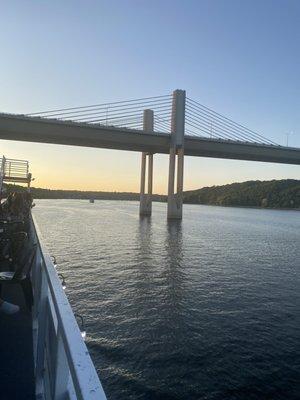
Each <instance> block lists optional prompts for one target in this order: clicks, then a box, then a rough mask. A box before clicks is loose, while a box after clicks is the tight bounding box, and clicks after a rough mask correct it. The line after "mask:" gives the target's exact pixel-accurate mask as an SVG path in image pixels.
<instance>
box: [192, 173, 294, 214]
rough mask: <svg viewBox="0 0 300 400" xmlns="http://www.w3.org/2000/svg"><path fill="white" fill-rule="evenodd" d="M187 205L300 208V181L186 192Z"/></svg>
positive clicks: (282, 181)
mask: <svg viewBox="0 0 300 400" xmlns="http://www.w3.org/2000/svg"><path fill="white" fill-rule="evenodd" d="M184 202H185V203H194V204H211V205H218V206H239V207H268V208H300V180H294V179H285V180H273V181H248V182H243V183H232V184H230V185H224V186H212V187H205V188H202V189H198V190H192V191H188V192H184Z"/></svg>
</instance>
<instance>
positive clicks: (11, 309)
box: [0, 298, 20, 315]
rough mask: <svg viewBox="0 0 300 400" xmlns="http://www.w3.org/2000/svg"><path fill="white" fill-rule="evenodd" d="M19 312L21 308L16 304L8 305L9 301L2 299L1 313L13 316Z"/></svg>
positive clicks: (0, 303)
mask: <svg viewBox="0 0 300 400" xmlns="http://www.w3.org/2000/svg"><path fill="white" fill-rule="evenodd" d="M19 310H20V307H19V306H16V305H15V304H12V303H8V302H7V301H4V300H2V299H1V298H0V313H3V314H8V315H12V314H16V313H17V312H19Z"/></svg>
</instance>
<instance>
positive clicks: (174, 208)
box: [168, 90, 185, 219]
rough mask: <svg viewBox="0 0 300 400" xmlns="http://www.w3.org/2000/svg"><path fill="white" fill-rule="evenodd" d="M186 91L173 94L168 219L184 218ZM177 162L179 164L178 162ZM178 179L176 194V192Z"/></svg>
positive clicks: (176, 91)
mask: <svg viewBox="0 0 300 400" xmlns="http://www.w3.org/2000/svg"><path fill="white" fill-rule="evenodd" d="M184 121H185V91H184V90H175V91H174V92H173V103H172V120H171V145H170V155H169V184H168V219H181V218H182V196H183V195H182V193H183V165H184ZM176 161H177V162H176ZM175 177H176V188H177V190H176V192H175Z"/></svg>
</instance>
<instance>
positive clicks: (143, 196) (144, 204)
mask: <svg viewBox="0 0 300 400" xmlns="http://www.w3.org/2000/svg"><path fill="white" fill-rule="evenodd" d="M153 117H154V113H153V110H144V115H143V130H144V132H146V133H147V132H148V133H152V132H153V128H154V118H153ZM147 161H148V163H147ZM147 164H148V165H147ZM147 167H148V168H147ZM146 169H147V170H148V171H146ZM146 172H148V179H147V181H148V182H147V184H148V191H147V193H146V192H145V189H146ZM152 190H153V154H152V153H146V152H143V153H142V165H141V189H140V215H141V216H149V215H151V213H152Z"/></svg>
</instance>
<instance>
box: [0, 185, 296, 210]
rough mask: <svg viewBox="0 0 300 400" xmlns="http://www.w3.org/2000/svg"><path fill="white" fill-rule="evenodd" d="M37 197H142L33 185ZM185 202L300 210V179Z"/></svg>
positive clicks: (227, 188)
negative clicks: (44, 187) (45, 187)
mask: <svg viewBox="0 0 300 400" xmlns="http://www.w3.org/2000/svg"><path fill="white" fill-rule="evenodd" d="M5 187H6V190H7V193H10V192H13V191H22V190H25V188H24V187H22V186H18V185H10V184H7V185H5ZM31 192H32V195H33V197H34V198H35V199H81V200H88V199H95V200H139V194H138V193H132V192H98V191H80V190H53V189H43V188H35V187H33V188H31ZM183 198H184V203H190V204H208V205H217V206H235V207H263V208H291V209H300V180H296V179H284V180H272V181H247V182H242V183H232V184H229V185H223V186H211V187H204V188H201V189H197V190H190V191H186V192H184V194H183ZM166 199H167V198H166V196H164V195H157V194H155V195H153V200H154V201H163V202H165V201H166Z"/></svg>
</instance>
